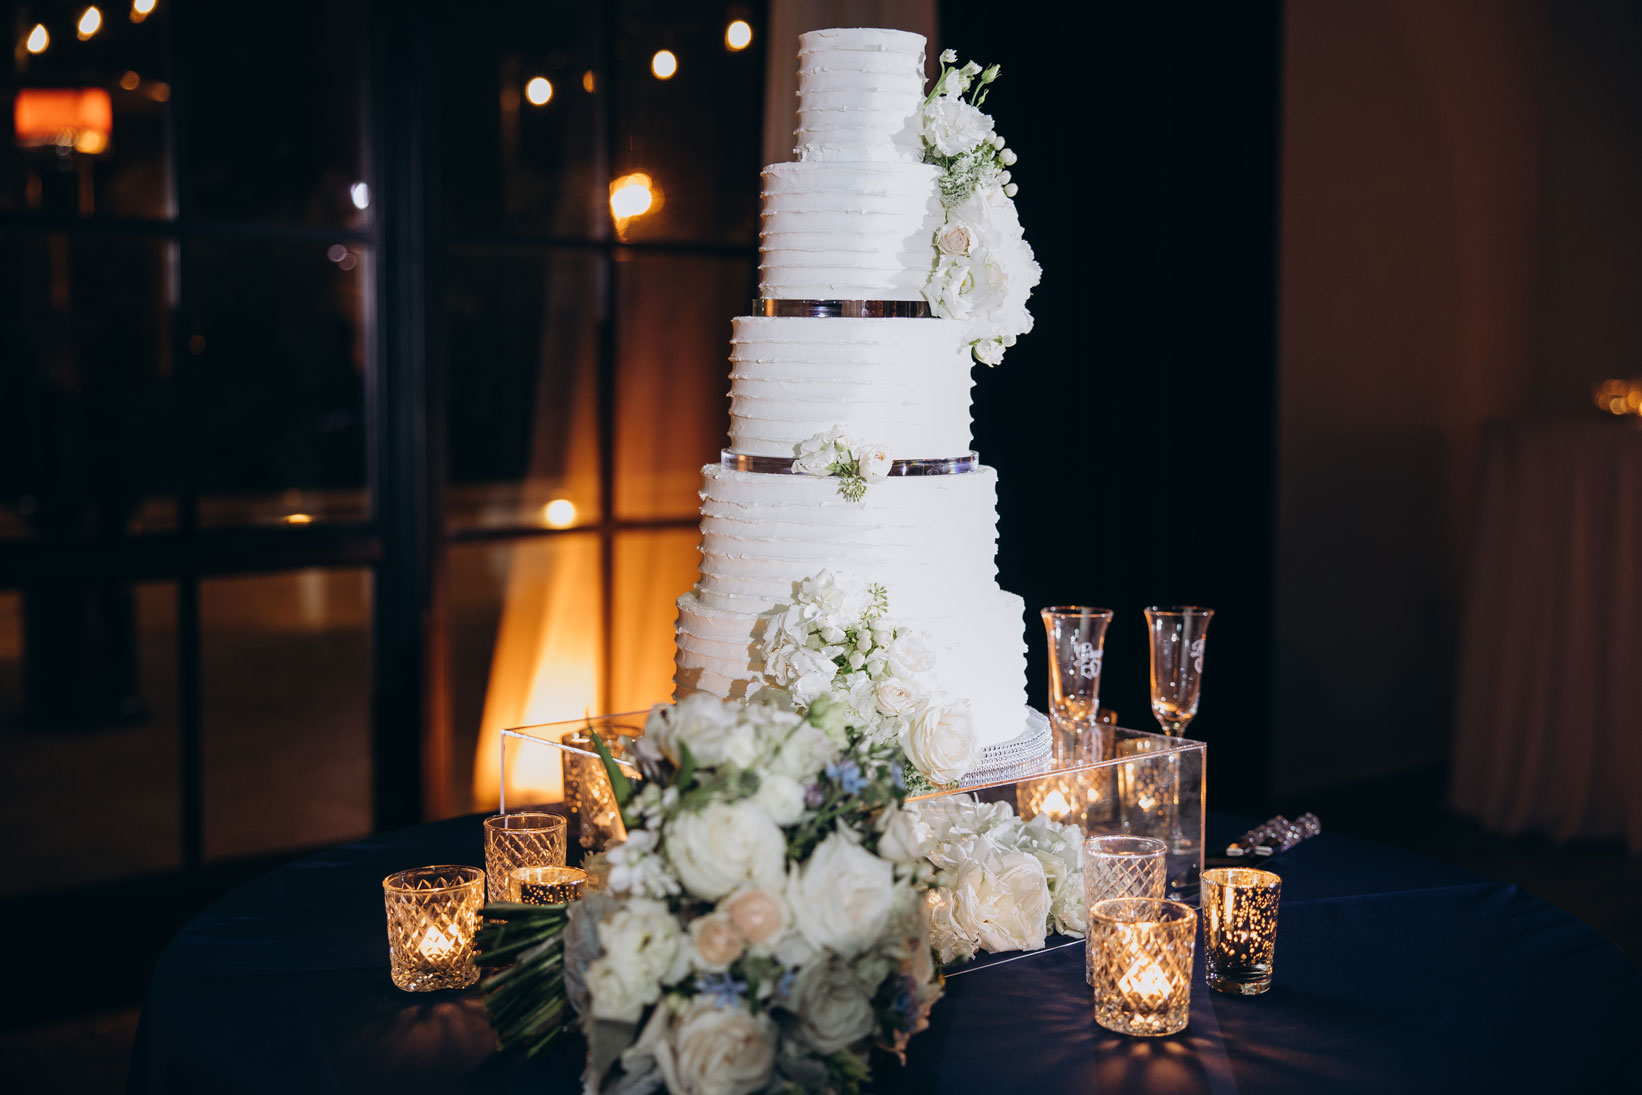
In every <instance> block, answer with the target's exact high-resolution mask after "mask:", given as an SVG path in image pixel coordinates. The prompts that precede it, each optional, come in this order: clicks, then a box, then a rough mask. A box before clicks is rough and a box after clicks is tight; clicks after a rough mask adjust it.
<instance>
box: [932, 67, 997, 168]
mask: <svg viewBox="0 0 1642 1095" xmlns="http://www.w3.org/2000/svg"><path fill="white" fill-rule="evenodd" d="M968 87H969V79H968V78H967V77H965V76H961V75H959V74H957V73H954V74H953V75H952V76H949V77H948V78H947V86H946V92H947V94H944V95H938V96H936V97H935V98H934V99H933V100H931V101H930V102H929V103H928V104H927V105H926V106H925V107H924V111H923V130H924V140H926V141H928V142H929V143H930V144H932V145H934V146H935V148H936V149H937V150H938V151H939V152H940V153H941V155H943V156H956V155H958V154H959V153H961V152H967V151H969V150H970V149H972V148H974V147H976V146H977V145H981V144H987V143H989V142H990V141H991V140H992V119H991V118H989V117H987V116H986V115H985V114H983V113H981V111H980V110H979V109H977V108H976V107H973V106H971V105H970V104H968V103H966V102H964V101H963V100H962V99H960V98H958V96H959V95H962V94H963V92H964V90H965V89H967V88H968Z"/></svg>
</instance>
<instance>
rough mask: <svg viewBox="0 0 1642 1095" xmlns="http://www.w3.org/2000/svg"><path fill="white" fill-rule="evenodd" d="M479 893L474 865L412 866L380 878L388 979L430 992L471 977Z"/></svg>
mask: <svg viewBox="0 0 1642 1095" xmlns="http://www.w3.org/2000/svg"><path fill="white" fill-rule="evenodd" d="M484 895H485V872H483V871H481V870H479V869H478V868H477V867H463V866H457V865H452V864H446V865H444V866H439V867H415V868H412V869H411V870H408V871H400V872H399V873H397V874H391V875H389V876H388V877H387V878H384V879H383V880H382V900H383V904H384V906H385V907H386V910H387V917H388V965H389V972H390V975H391V976H392V977H393V983H394V984H395V985H397V986H399V987H400V988H401V989H404V990H405V991H406V992H431V991H433V990H435V989H460V988H466V987H467V986H469V985H471V984H473V983H474V982H475V981H477V980H478V979H479V967H478V966H476V965H474V962H473V933H474V932H475V931H477V930H478V927H479V909H480V908H481V907H482V906H483V905H484Z"/></svg>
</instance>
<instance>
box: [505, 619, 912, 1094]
mask: <svg viewBox="0 0 1642 1095" xmlns="http://www.w3.org/2000/svg"><path fill="white" fill-rule="evenodd" d="M823 593H824V594H825V596H822V597H821V599H828V598H841V597H842V596H843V592H842V591H840V590H839V589H837V588H836V587H832V588H829V589H826V590H821V591H818V596H820V595H821V594H823ZM838 717H839V712H838V711H837V709H836V708H835V707H833V706H832V705H830V704H829V702H827V701H825V700H822V701H821V702H819V703H817V704H816V705H814V706H812V708H811V712H810V716H809V717H805V716H801V715H799V714H797V713H795V712H792V711H783V710H780V709H778V708H776V707H773V706H769V705H765V704H734V703H726V702H723V701H721V700H718V699H715V698H713V697H710V696H706V695H694V696H690V697H688V698H686V699H684V700H683V701H681V702H680V703H678V704H677V705H676V706H672V707H658V708H656V709H655V710H654V711H653V712H652V713H651V715H650V719H649V721H648V723H647V724H646V726H645V732H644V735H643V737H641V738H639V739H637V741H636V742H635V743H634V746H633V751H634V756H635V757H636V759H637V763H638V767H639V769H640V771H641V773H642V775H643V779H642V780H641V781H638V782H635V781H634V780H632V779H631V778H629V777H628V776H627V775H626V774H625V773H623V772H622V770H621V768H620V767H619V766H618V765H617V763H616V762H615V761H614V760H613V759H612V758H611V757H610V755H609V753H608V751H607V750H605V748H604V745H603V743H602V742H600V741H599V740H598V739H597V736H596V735H595V737H594V742H595V747H596V748H598V749H599V750H600V752H601V754H602V755H603V756H604V758H605V769H606V771H607V773H608V774H609V776H610V780H611V786H612V789H613V790H614V792H615V795H616V799H617V802H618V803H619V804H620V806H621V809H622V816H623V819H624V820H625V821H626V823H627V829H628V837H627V840H626V841H625V842H624V843H622V844H618V845H616V846H614V847H612V848H610V849H608V850H607V852H606V854H605V856H604V857H603V861H602V863H601V865H600V869H601V871H602V872H603V873H602V886H601V888H600V890H599V892H596V893H592V894H590V895H589V896H588V897H587V898H585V899H584V900H582V901H580V902H575V903H572V904H570V905H568V906H566V905H544V906H536V905H514V904H493V905H490V906H488V907H487V908H486V910H485V916H486V917H487V918H491V919H494V920H499V921H500V923H499V924H496V925H494V926H487V927H486V928H484V929H483V930H482V931H481V932H480V935H479V939H478V948H479V950H480V959H479V960H480V962H481V964H483V965H485V966H503V965H504V964H506V963H512V964H511V965H510V966H508V967H507V968H505V969H502V970H501V972H498V973H494V974H492V975H491V976H490V977H488V978H487V979H486V980H485V982H484V985H483V988H484V991H485V993H486V999H485V1003H486V1006H487V1008H488V1009H489V1010H490V1014H491V1020H492V1023H493V1025H494V1026H495V1027H496V1030H497V1033H498V1034H499V1036H500V1038H501V1041H502V1044H503V1045H504V1046H513V1045H519V1046H523V1047H524V1048H526V1049H527V1051H529V1052H532V1053H534V1052H536V1051H538V1050H540V1049H541V1048H543V1047H544V1046H546V1045H547V1044H549V1043H550V1042H551V1041H552V1040H553V1039H554V1038H555V1037H557V1036H558V1035H559V1034H560V1033H562V1031H563V1030H564V1029H566V1028H567V1027H568V1025H569V1024H570V1023H571V1021H572V1018H571V1013H572V1012H574V1013H575V1014H576V1015H577V1016H579V1020H580V1027H581V1029H582V1031H583V1032H584V1033H585V1034H586V1036H587V1040H588V1061H587V1073H586V1075H585V1077H584V1088H585V1090H586V1091H589V1092H598V1091H620V1092H622V1093H623V1095H642V1093H646V1092H653V1091H659V1090H661V1089H663V1088H665V1089H666V1090H667V1091H668V1092H670V1093H672V1095H702V1093H707V1092H713V1093H722V1095H749V1093H752V1092H760V1091H783V1092H791V1091H816V1092H819V1091H831V1092H854V1091H857V1090H858V1089H859V1087H860V1085H861V1083H862V1082H863V1081H864V1080H865V1079H866V1078H867V1076H868V1068H867V1060H868V1052H869V1050H870V1049H871V1048H872V1047H873V1046H874V1045H879V1046H883V1047H885V1048H888V1049H890V1050H891V1051H893V1052H896V1053H902V1052H904V1050H905V1047H906V1044H907V1041H908V1039H909V1038H911V1036H912V1035H913V1034H915V1033H917V1032H918V1031H920V1030H922V1029H923V1028H924V1026H925V1025H927V1016H928V1013H929V1009H930V1006H931V1005H932V1004H933V1003H934V1002H935V1000H936V999H938V998H939V996H940V994H941V979H940V977H939V975H938V973H937V971H936V967H935V962H934V956H933V953H932V951H931V948H930V943H929V934H928V921H927V916H928V913H927V908H926V893H927V890H928V882H927V879H928V877H929V875H930V871H929V868H928V865H927V863H924V862H923V860H922V858H921V846H920V843H919V841H918V839H917V838H916V836H915V834H914V833H913V832H912V828H913V825H914V819H913V818H912V816H911V815H910V814H909V813H908V812H907V811H906V810H904V809H903V808H902V805H901V804H902V802H903V800H904V799H905V797H906V789H905V787H904V785H903V784H902V782H901V780H900V773H899V767H898V763H897V760H896V754H895V751H894V749H893V747H892V746H889V745H884V744H876V743H873V742H871V741H869V740H867V739H866V738H865V737H864V736H863V735H860V734H855V733H852V732H851V728H850V727H848V726H847V724H846V726H845V727H844V728H843V730H842V731H839V730H838V729H836V728H835V726H834V724H835V723H836V722H837V721H838ZM852 743H853V744H852Z"/></svg>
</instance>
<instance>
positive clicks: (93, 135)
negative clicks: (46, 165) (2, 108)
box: [12, 87, 114, 156]
mask: <svg viewBox="0 0 1642 1095" xmlns="http://www.w3.org/2000/svg"><path fill="white" fill-rule="evenodd" d="M12 125H13V128H14V129H15V130H16V133H17V143H18V144H19V145H22V146H23V147H24V148H39V147H43V146H49V145H56V146H58V147H60V148H73V149H74V150H75V151H77V152H84V153H87V154H88V155H93V156H94V155H96V154H97V153H99V152H102V151H104V150H105V149H107V148H108V139H109V137H110V136H112V135H113V132H114V105H113V102H112V101H111V100H110V99H109V95H108V92H107V91H106V90H105V89H103V88H100V87H86V88H40V87H29V88H24V89H23V90H21V91H19V92H18V93H17V98H16V99H15V100H14V101H13V103H12Z"/></svg>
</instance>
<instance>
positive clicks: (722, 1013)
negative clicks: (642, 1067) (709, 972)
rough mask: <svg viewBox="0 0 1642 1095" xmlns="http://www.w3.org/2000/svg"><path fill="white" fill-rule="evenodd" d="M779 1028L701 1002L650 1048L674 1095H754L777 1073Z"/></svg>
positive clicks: (766, 1018) (744, 1013)
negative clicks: (776, 1044) (776, 1060)
mask: <svg viewBox="0 0 1642 1095" xmlns="http://www.w3.org/2000/svg"><path fill="white" fill-rule="evenodd" d="M775 1041H776V1030H775V1024H774V1023H773V1022H772V1021H771V1020H770V1017H769V1015H768V1014H767V1013H766V1014H761V1015H757V1016H754V1015H751V1014H749V1013H748V1012H747V1010H746V1009H745V1008H743V1007H741V1006H739V1005H738V1006H735V1007H719V1006H717V1005H716V1004H715V1003H714V1002H713V1001H712V1000H711V999H709V998H706V997H697V998H696V999H695V1000H694V1001H692V1002H691V1004H690V1005H689V1007H688V1008H686V1010H685V1011H684V1012H683V1014H681V1015H679V1016H678V1017H677V1018H676V1019H675V1020H674V1022H673V1025H672V1030H671V1031H670V1032H668V1037H666V1038H657V1039H654V1041H653V1044H652V1045H650V1046H648V1047H647V1048H648V1049H649V1050H650V1052H651V1054H652V1055H653V1056H654V1057H655V1061H656V1065H657V1066H658V1067H659V1068H660V1069H661V1074H662V1078H663V1079H664V1080H665V1081H666V1083H667V1090H668V1092H669V1093H670V1095H752V1093H753V1092H755V1091H762V1090H763V1089H764V1088H765V1087H766V1086H768V1084H769V1082H770V1078H771V1076H772V1074H773V1071H774V1068H775Z"/></svg>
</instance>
